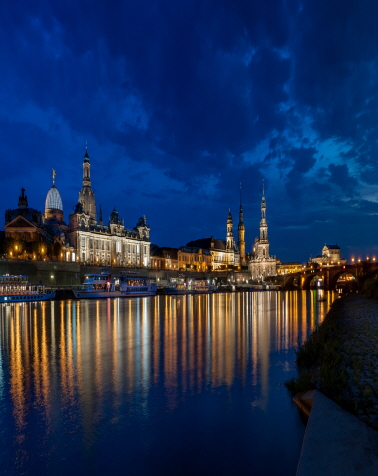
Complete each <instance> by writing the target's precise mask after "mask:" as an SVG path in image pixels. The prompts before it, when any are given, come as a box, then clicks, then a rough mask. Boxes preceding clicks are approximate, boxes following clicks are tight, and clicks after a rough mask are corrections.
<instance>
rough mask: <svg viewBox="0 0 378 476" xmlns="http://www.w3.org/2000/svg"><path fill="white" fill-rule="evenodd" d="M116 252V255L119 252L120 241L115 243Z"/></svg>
mask: <svg viewBox="0 0 378 476" xmlns="http://www.w3.org/2000/svg"><path fill="white" fill-rule="evenodd" d="M116 252H117V253H120V252H121V242H120V241H116Z"/></svg>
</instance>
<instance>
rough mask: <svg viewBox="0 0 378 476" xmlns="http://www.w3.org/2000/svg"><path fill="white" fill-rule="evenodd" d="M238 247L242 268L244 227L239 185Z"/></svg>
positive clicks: (243, 263)
mask: <svg viewBox="0 0 378 476" xmlns="http://www.w3.org/2000/svg"><path fill="white" fill-rule="evenodd" d="M238 246H239V253H240V264H241V265H242V266H244V265H245V264H246V260H245V227H244V221H243V205H242V196H241V184H240V208H239V224H238Z"/></svg>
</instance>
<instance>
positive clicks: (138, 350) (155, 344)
mask: <svg viewBox="0 0 378 476" xmlns="http://www.w3.org/2000/svg"><path fill="white" fill-rule="evenodd" d="M333 298H334V296H333V295H331V294H328V298H327V301H325V302H318V301H317V299H316V294H315V292H305V291H303V292H286V293H277V292H254V293H235V294H213V295H200V296H156V297H155V298H141V299H123V300H122V299H114V300H111V299H108V300H103V301H55V302H47V303H27V304H12V305H3V306H1V308H0V330H1V336H0V337H1V349H0V399H1V400H4V398H5V393H6V391H7V390H6V389H7V388H8V385H9V391H10V398H11V404H12V413H13V418H14V425H15V428H16V431H17V438H18V440H19V441H22V439H23V437H24V434H25V431H26V427H27V425H28V415H29V414H30V412H31V411H32V410H33V409H34V410H36V411H38V415H39V416H40V418H42V419H43V421H44V424H45V431H46V433H49V432H50V431H51V429H52V427H53V426H54V424H55V423H54V422H56V419H57V418H58V417H59V414H60V417H62V416H64V417H65V418H70V419H71V420H72V421H71V423H72V424H73V426H74V427H75V426H76V428H81V429H82V430H83V432H84V434H85V435H86V438H88V439H90V438H91V434H92V433H93V428H94V426H95V425H96V422H98V421H100V420H101V419H102V418H104V414H105V413H106V414H107V415H109V411H111V418H112V421H113V422H117V421H118V419H119V417H120V413H121V412H122V408H123V405H124V404H125V403H127V402H128V403H133V402H134V403H135V402H137V404H138V405H139V407H140V409H141V410H140V411H141V412H142V413H143V414H144V415H145V417H148V414H149V411H150V404H153V402H150V400H151V391H152V390H153V389H155V390H156V389H160V390H159V391H160V392H163V393H164V396H165V399H166V408H168V409H173V408H175V407H177V405H178V404H179V402H180V400H181V399H184V398H185V396H186V395H193V394H196V393H199V392H202V391H203V390H204V389H205V388H210V389H216V388H217V387H220V386H227V387H231V386H232V385H233V383H234V381H235V379H236V378H237V379H239V380H240V381H241V382H242V383H243V385H245V384H246V383H248V384H252V385H253V386H260V397H259V402H258V405H259V406H260V407H261V408H264V407H265V402H266V401H267V399H268V396H269V378H268V374H269V371H270V366H271V363H270V355H271V352H273V351H274V352H278V353H280V354H282V356H283V357H282V359H283V361H282V368H283V370H285V366H286V365H287V362H286V361H285V352H287V351H288V349H292V348H295V347H296V346H297V343H298V342H303V340H304V339H305V338H306V336H307V335H308V334H309V333H310V332H311V331H312V330H313V329H314V327H315V326H316V325H317V324H318V323H320V322H321V321H322V320H323V319H324V317H325V314H326V312H327V310H328V308H329V306H330V304H331V302H332V300H333ZM5 363H7V366H8V372H9V380H7V377H6V373H5V371H4V368H5V367H6V365H5ZM284 380H285V376H284V375H283V376H282V381H284ZM109 402H110V403H109ZM109 405H110V408H109Z"/></svg>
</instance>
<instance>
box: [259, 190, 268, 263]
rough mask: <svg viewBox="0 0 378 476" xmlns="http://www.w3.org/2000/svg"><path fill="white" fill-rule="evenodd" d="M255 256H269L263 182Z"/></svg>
mask: <svg viewBox="0 0 378 476" xmlns="http://www.w3.org/2000/svg"><path fill="white" fill-rule="evenodd" d="M256 252H257V258H265V259H266V258H269V241H268V223H267V221H266V202H265V194H264V183H263V189H262V198H261V221H260V239H259V243H258V246H257V250H256Z"/></svg>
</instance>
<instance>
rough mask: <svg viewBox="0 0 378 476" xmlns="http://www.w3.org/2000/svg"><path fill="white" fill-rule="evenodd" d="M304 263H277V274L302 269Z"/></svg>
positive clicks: (297, 271) (298, 271) (296, 271)
mask: <svg viewBox="0 0 378 476" xmlns="http://www.w3.org/2000/svg"><path fill="white" fill-rule="evenodd" d="M302 268H303V267H302V263H295V262H292V263H281V262H278V263H277V274H292V273H300V272H301V271H302Z"/></svg>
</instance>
